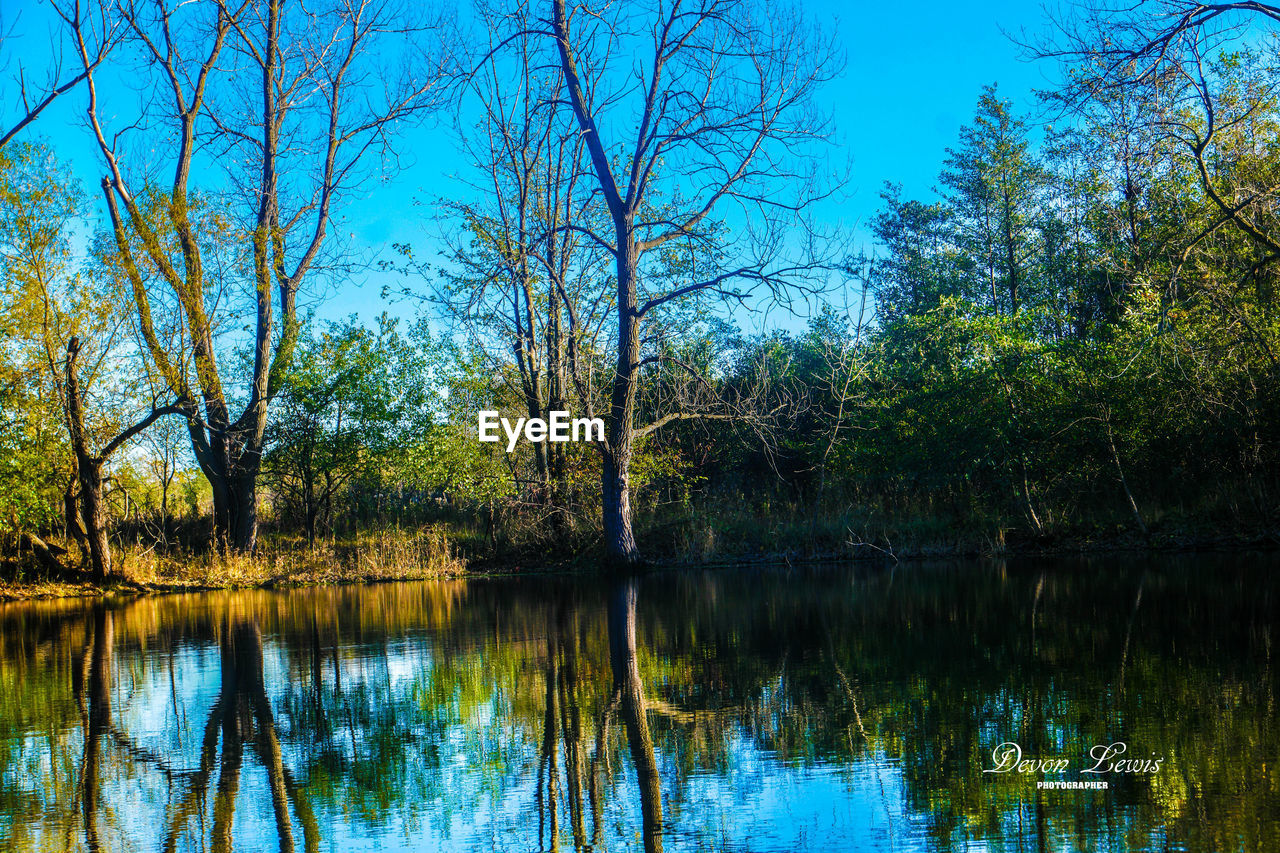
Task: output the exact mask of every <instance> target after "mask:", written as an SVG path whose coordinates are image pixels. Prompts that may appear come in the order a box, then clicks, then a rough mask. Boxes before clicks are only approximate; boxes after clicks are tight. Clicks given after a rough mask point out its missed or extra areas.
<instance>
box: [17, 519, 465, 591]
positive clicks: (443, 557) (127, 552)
mask: <svg viewBox="0 0 1280 853" xmlns="http://www.w3.org/2000/svg"><path fill="white" fill-rule="evenodd" d="M116 559H117V562H116V565H115V572H114V576H113V577H112V578H110V579H109V580H108V581H107V582H106V583H105V584H95V583H92V582H90V581H86V580H84V579H82V578H80V577H79V576H78V575H77V574H76V573H75V572H74V571H68V572H67V573H65V574H62V575H53V574H51V573H48V572H44V571H41V570H40V569H39V568H38V567H36V566H35V564H34V562H33V561H31V560H29V559H25V558H24V555H19V556H18V557H17V558H15V559H13V560H10V561H9V563H8V565H6V566H5V567H4V568H5V571H4V572H3V576H2V578H3V579H0V599H15V598H40V597H51V596H76V595H100V594H110V593H116V594H136V593H143V592H176V591H196V590H204V589H235V588H249V587H287V586H310V585H316V584H333V583H377V582H382V581H393V580H424V579H435V578H448V577H457V576H459V575H461V574H463V573H464V572H465V571H466V568H467V564H466V561H465V560H464V559H463V558H462V557H461V556H460V555H459V554H458V552H457V549H456V547H455V546H454V544H453V541H452V539H451V538H450V537H449V536H448V534H447V532H446V531H445V530H444V528H442V527H440V526H424V527H421V528H416V529H407V528H400V527H390V528H386V529H383V530H378V531H372V532H366V533H363V534H361V535H359V536H354V537H351V538H350V539H347V540H345V541H336V542H324V543H317V544H316V545H314V546H310V547H308V545H307V543H306V542H305V541H303V540H300V539H297V538H292V537H285V536H269V537H265V538H264V539H263V541H262V543H261V546H260V547H259V550H258V552H257V553H256V554H254V555H253V556H247V555H239V554H219V553H216V552H209V551H205V552H188V551H182V550H172V551H169V552H167V553H161V552H159V551H157V549H155V548H145V549H144V548H138V547H132V548H125V549H123V550H122V551H121V552H119V553H118V554H117V555H116ZM69 562H71V561H69Z"/></svg>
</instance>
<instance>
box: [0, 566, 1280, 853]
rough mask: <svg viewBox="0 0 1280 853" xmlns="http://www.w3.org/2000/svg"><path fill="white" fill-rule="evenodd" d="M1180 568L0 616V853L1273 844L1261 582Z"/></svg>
mask: <svg viewBox="0 0 1280 853" xmlns="http://www.w3.org/2000/svg"><path fill="white" fill-rule="evenodd" d="M1212 568H1213V571H1212V572H1210V571H1207V570H1206V566H1204V564H1203V563H1202V562H1196V563H1189V564H1186V565H1181V566H1180V565H1177V564H1171V565H1165V566H1154V565H1151V566H1134V567H1127V566H1116V565H1114V564H1112V565H1107V566H1101V567H1091V566H1088V565H1077V566H1069V567H1065V568H1064V567H1050V566H1044V565H1037V566H1033V567H1031V570H1029V571H1022V570H1018V569H1012V568H1009V567H1006V566H1003V565H985V566H959V567H937V568H932V569H931V568H925V567H921V568H917V569H912V570H905V571H904V570H903V569H899V570H898V571H897V572H896V573H892V574H890V573H881V572H874V571H855V572H851V571H830V572H814V573H809V574H799V573H790V574H783V573H772V572H753V573H695V574H682V575H666V576H656V577H649V578H646V579H644V580H641V581H637V580H623V581H618V582H611V583H603V584H593V583H588V582H584V581H581V580H575V581H564V582H561V581H555V580H549V579H539V580H538V581H536V582H533V581H514V580H512V581H489V582H480V581H476V582H469V583H461V582H448V583H437V584H402V585H385V586H375V587H365V588H354V587H352V588H330V589H313V590H300V591H294V592H242V593H213V594H208V595H201V596H169V597H157V598H142V599H137V600H133V601H126V602H118V603H116V604H91V605H86V604H84V603H79V602H44V603H38V602H32V603H24V604H17V605H4V606H0V848H3V849H5V850H9V849H13V850H20V851H22V850H49V851H54V850H58V851H60V850H70V849H78V850H89V851H129V850H135V849H141V850H164V851H174V853H177V851H195V850H214V851H230V850H261V849H280V850H295V849H297V848H298V847H299V846H301V848H302V849H304V850H306V851H314V850H320V849H326V850H328V849H336V850H342V849H344V848H345V847H348V846H367V845H369V844H373V843H376V844H377V845H379V846H380V847H381V848H382V849H387V850H397V849H404V850H416V849H423V848H427V849H445V850H471V849H477V848H482V849H495V850H504V849H512V850H529V849H531V848H534V847H535V846H536V847H537V848H538V849H540V850H548V851H551V850H561V849H572V850H574V851H585V850H591V851H601V850H627V849H635V850H640V849H643V850H645V851H659V850H663V849H666V850H668V851H675V850H703V849H735V850H736V849H747V848H750V849H755V850H777V851H781V850H792V849H814V850H824V849H832V848H838V849H844V848H848V847H858V848H860V849H861V848H865V849H872V850H875V849H883V850H895V849H896V850H948V849H954V850H962V849H966V848H969V847H972V846H974V845H975V844H977V845H980V846H983V847H985V848H986V849H990V850H1055V851H1056V850H1072V849H1091V850H1103V851H1107V850H1115V851H1119V850H1130V849H1141V848H1148V847H1151V848H1157V849H1159V848H1163V847H1166V846H1167V847H1171V848H1178V847H1181V848H1184V849H1197V850H1199V849H1205V850H1208V849H1232V850H1257V851H1267V850H1275V849H1280V830H1278V829H1277V826H1276V822H1275V820H1274V817H1273V816H1274V814H1275V813H1277V810H1280V787H1278V785H1277V782H1276V779H1275V778H1274V776H1273V774H1272V772H1271V771H1270V769H1269V768H1271V767H1273V766H1274V764H1275V760H1276V758H1277V757H1280V733H1278V732H1277V729H1276V726H1275V720H1274V710H1273V709H1274V707H1275V705H1274V696H1275V691H1274V687H1275V678H1276V674H1275V671H1274V668H1273V667H1272V664H1271V653H1270V649H1271V642H1272V625H1273V621H1272V617H1271V613H1272V612H1273V611H1274V605H1275V603H1276V602H1275V589H1276V582H1275V581H1274V580H1272V577H1271V575H1272V573H1271V572H1270V571H1269V570H1268V569H1267V567H1265V566H1263V567H1243V568H1242V567H1239V566H1230V565H1219V566H1216V567H1212ZM1002 740H1017V741H1018V742H1019V743H1020V744H1021V745H1022V747H1023V748H1024V749H1025V750H1026V751H1027V753H1028V754H1034V755H1037V756H1046V757H1052V756H1056V755H1061V756H1064V757H1069V758H1071V759H1073V762H1074V764H1075V765H1076V769H1077V770H1078V769H1079V767H1080V766H1081V764H1082V762H1081V760H1080V759H1082V758H1083V757H1084V756H1086V755H1087V752H1088V749H1089V747H1090V746H1092V745H1093V744H1096V743H1110V742H1113V741H1115V740H1124V741H1126V742H1128V743H1129V744H1130V745H1131V747H1132V749H1133V751H1134V752H1135V753H1137V756H1136V757H1145V756H1146V755H1147V754H1148V753H1155V754H1159V755H1162V756H1164V758H1165V763H1164V765H1163V769H1162V771H1161V772H1160V773H1158V774H1154V775H1149V776H1144V775H1131V776H1112V777H1110V778H1109V781H1110V783H1111V789H1110V790H1109V791H1107V792H1099V793H1083V792H1048V791H1043V790H1038V789H1037V788H1036V787H1035V780H1036V778H1039V777H1035V776H1031V777H1025V776H1018V775H1017V774H1010V775H1003V776H999V777H993V776H992V775H990V774H984V773H983V770H984V769H986V768H987V767H989V766H990V763H991V758H990V751H991V749H992V747H993V746H994V745H995V744H996V743H999V742H1000V741H1002ZM1064 778H1077V777H1076V776H1075V775H1074V774H1069V775H1068V776H1066V777H1064Z"/></svg>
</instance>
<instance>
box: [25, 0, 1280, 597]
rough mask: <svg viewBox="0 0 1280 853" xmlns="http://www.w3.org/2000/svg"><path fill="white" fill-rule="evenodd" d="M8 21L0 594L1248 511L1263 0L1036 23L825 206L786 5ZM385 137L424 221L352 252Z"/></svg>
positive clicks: (240, 5)
mask: <svg viewBox="0 0 1280 853" xmlns="http://www.w3.org/2000/svg"><path fill="white" fill-rule="evenodd" d="M40 9H41V10H42V11H41V14H45V15H46V16H47V17H48V20H49V22H50V28H51V31H52V32H53V33H54V34H55V38H54V41H55V44H54V51H55V53H54V54H53V56H54V59H53V60H51V61H50V62H49V63H47V65H46V66H44V67H38V66H37V64H34V60H33V59H32V58H31V56H32V53H31V52H30V51H29V50H27V49H25V48H24V46H23V44H22V43H21V42H16V41H15V40H14V39H13V38H12V37H11V36H10V35H7V34H5V33H2V32H0V35H3V36H4V41H3V42H2V43H0V56H3V57H4V58H3V60H0V62H3V70H4V71H5V75H4V77H5V78H6V79H5V85H6V86H8V87H9V88H8V89H7V90H6V93H5V94H4V96H3V100H2V101H0V103H3V104H4V111H3V112H0V120H2V122H3V123H0V583H2V584H4V585H6V586H18V587H21V586H23V585H38V584H40V583H44V582H49V581H56V582H62V581H73V582H90V583H93V584H99V585H101V584H126V585H133V586H161V585H166V584H169V585H175V584H176V585H181V584H194V585H247V584H259V583H270V584H275V583H288V582H295V581H314V580H329V579H376V578H384V577H422V576H440V575H453V574H457V573H460V572H464V571H467V570H504V571H512V570H521V569H534V568H544V567H548V566H577V567H582V568H584V569H587V570H589V571H598V570H599V567H601V566H605V565H623V566H634V565H637V564H640V563H644V562H651V563H662V564H677V563H701V564H708V563H725V562H737V561H744V560H748V561H749V560H769V561H773V562H780V561H787V562H790V561H793V560H794V561H799V560H847V559H851V558H868V559H876V560H889V561H893V562H896V561H898V560H900V559H907V558H911V557H921V556H925V557H927V556H946V555H975V554H1004V553H1013V552H1053V551H1081V550H1090V549H1109V550H1114V549H1135V550H1145V549H1185V548H1199V547H1224V546H1239V545H1249V546H1252V547H1259V546H1263V547H1273V546H1274V545H1275V544H1277V542H1280V539H1278V537H1277V532H1278V530H1280V528H1278V526H1277V521H1278V514H1277V505H1276V502H1277V500H1280V491H1278V488H1280V364H1278V362H1277V353H1278V352H1280V294H1278V292H1277V285H1278V283H1280V209H1278V204H1280V65H1278V64H1277V60H1280V51H1278V50H1277V48H1278V47H1280V42H1278V41H1277V36H1278V35H1280V6H1275V5H1272V4H1268V3H1257V2H1240V3H1232V2H1228V3H1219V4H1201V3H1195V2H1190V0H1158V2H1148V3H1141V4H1137V5H1133V4H1127V3H1125V4H1106V3H1103V4H1094V3H1090V4H1087V5H1086V4H1080V5H1077V6H1068V7H1066V8H1064V9H1062V10H1060V11H1059V12H1057V13H1056V17H1055V18H1052V19H1050V18H1046V20H1045V22H1044V26H1043V27H1042V28H1041V31H1040V32H1038V33H1030V34H1023V35H1022V36H1021V39H1022V41H1025V44H1023V45H1022V47H1023V49H1024V51H1025V52H1026V54H1027V57H1028V60H1029V61H1030V60H1035V61H1037V62H1041V63H1046V64H1047V66H1048V67H1052V68H1053V69H1054V70H1055V80H1054V83H1053V85H1051V86H1047V87H1046V89H1045V90H1044V91H1042V92H1039V93H1038V97H1037V99H1036V106H1035V107H1034V108H1033V109H1019V108H1016V107H1015V105H1014V100H1013V99H1012V98H1011V97H1009V96H1008V94H1007V93H1005V92H1002V90H1001V89H1000V88H999V87H998V86H997V85H996V84H995V83H992V84H991V85H990V86H988V87H986V88H983V89H982V90H981V91H975V92H974V93H973V104H974V106H973V110H972V114H971V116H970V117H969V118H968V119H967V120H966V121H965V123H964V126H963V128H962V129H961V131H960V133H959V135H958V137H957V138H954V139H947V140H939V142H938V149H939V153H940V155H941V156H942V161H943V164H944V165H943V168H942V170H941V172H940V173H939V174H938V175H937V178H936V183H935V189H934V191H933V192H932V193H929V194H926V195H924V196H921V197H915V194H910V193H908V192H906V191H905V190H904V188H903V186H902V185H901V184H898V183H892V182H890V183H887V184H885V185H884V186H883V187H882V188H880V196H879V198H880V204H879V208H878V211H879V212H878V213H877V214H876V215H875V217H874V219H873V221H870V222H866V223H863V229H864V231H865V233H866V235H867V236H866V237H865V238H863V237H859V236H858V235H857V234H856V233H854V231H853V230H851V229H849V228H848V227H846V226H844V225H835V224H833V223H835V222H836V221H837V219H838V214H839V208H840V206H841V199H842V198H843V197H844V195H843V194H844V193H845V192H846V191H847V188H848V185H849V184H850V182H851V180H852V178H853V177H854V176H855V175H856V170H857V164H856V163H855V164H853V165H852V166H850V167H848V169H847V170H846V169H845V167H843V166H842V165H841V160H840V156H839V151H838V145H837V140H838V138H839V135H840V134H841V133H858V132H861V131H860V125H862V124H868V123H872V122H875V121H876V117H875V116H857V115H853V116H850V115H839V116H837V115H835V114H833V111H832V110H831V109H830V106H829V101H828V99H827V93H829V92H830V91H832V90H833V89H838V88H840V87H848V86H854V85H869V83H868V82H867V81H853V80H849V79H847V78H846V77H844V76H843V75H842V68H843V64H844V54H843V50H844V48H843V47H842V43H841V41H840V40H839V39H838V37H837V34H836V33H835V32H834V31H833V30H832V28H831V27H830V26H829V22H827V21H824V20H821V19H818V18H817V17H815V16H814V15H813V14H810V13H809V12H807V11H806V10H805V9H804V7H803V5H789V4H787V3H784V2H777V3H755V2H748V1H747V0H696V2H693V3H683V2H672V0H637V2H634V3H631V2H629V3H627V4H622V5H620V4H593V3H586V4H583V5H570V4H566V3H565V0H476V2H475V3H474V5H472V6H470V7H468V9H467V10H466V11H465V14H454V13H453V12H446V11H445V10H443V9H434V8H428V7H421V6H418V5H417V4H411V3H406V4H404V5H399V4H395V3H390V2H385V3H384V2H379V1H378V0H322V2H318V3H314V4H309V5H302V4H293V3H287V2H285V0H241V2H236V0H230V1H229V2H228V1H227V0H208V2H199V3H170V2H158V3H154V4H151V3H137V2H133V0H50V2H49V3H46V4H43V5H42V6H40ZM852 26H856V22H853V23H852ZM63 108H65V109H66V110H68V111H69V112H74V114H75V116H76V117H77V118H76V122H75V124H74V126H73V127H74V132H75V133H76V134H79V136H78V137H77V139H76V140H74V141H72V140H70V139H69V138H68V135H69V134H70V133H71V132H72V131H70V130H68V129H67V128H66V127H64V126H63V125H59V124H55V123H54V122H52V121H51V119H50V116H51V115H53V114H54V113H55V111H56V110H58V109H63ZM918 132H920V131H919V129H918V128H911V127H902V128H896V129H894V130H893V131H891V133H890V138H892V134H893V133H899V134H915V133H918ZM428 139H429V140H431V141H432V143H433V144H436V143H437V142H438V141H439V140H442V139H443V140H447V145H448V146H449V147H450V148H451V150H452V151H453V153H454V154H455V155H456V157H457V158H458V162H460V163H463V164H465V167H464V168H461V170H460V174H459V175H457V176H456V178H455V179H454V180H453V181H452V183H451V184H450V186H451V187H452V191H451V194H450V195H447V196H444V197H441V198H429V199H428V198H422V199H419V200H417V202H416V203H415V204H414V205H413V206H412V207H411V208H408V209H405V210H402V211H399V212H398V213H397V215H398V216H400V217H402V218H413V219H415V220H417V219H420V220H421V222H422V228H423V234H424V235H427V234H431V235H433V236H432V237H431V238H430V239H427V237H425V236H424V239H423V241H422V242H421V243H420V244H417V243H403V242H395V243H394V244H393V245H387V246H370V245H363V244H361V242H360V240H359V238H358V237H357V235H356V234H355V233H349V232H351V229H350V228H348V226H347V225H346V224H345V220H344V219H343V216H344V210H346V209H348V208H349V206H350V205H351V204H353V203H354V201H355V200H357V199H359V198H360V197H361V194H362V193H365V192H367V190H368V188H369V187H370V186H371V185H373V184H376V183H377V182H384V181H388V180H391V179H393V178H394V177H395V175H396V174H397V170H398V169H399V168H400V166H401V164H402V162H403V160H402V155H403V154H404V152H406V151H409V150H412V149H414V148H415V147H416V146H420V145H425V144H426V140H428ZM433 150H434V149H433ZM82 157H92V158H93V170H94V172H95V173H97V174H99V175H100V176H101V179H100V182H99V183H98V184H96V185H90V184H88V183H86V182H84V181H82V180H79V179H77V178H76V177H74V175H73V171H74V170H73V169H72V168H71V164H72V163H73V162H75V161H77V158H82ZM850 170H851V173H846V172H848V171H850ZM864 191H865V190H864ZM375 272H376V273H377V275H378V276H379V280H380V281H382V282H384V284H383V286H382V293H381V295H380V299H377V300H375V299H372V298H371V296H370V294H368V293H366V294H365V295H364V296H362V297H361V299H362V300H363V301H364V302H366V303H368V304H371V305H375V306H376V307H375V309H374V310H373V311H371V312H370V311H366V312H365V313H364V315H360V314H356V313H352V314H350V316H346V314H345V312H342V311H335V310H332V308H327V307H326V304H327V303H330V302H332V301H333V300H332V297H333V294H334V293H336V292H340V291H341V290H342V288H344V287H345V286H347V285H348V284H350V283H351V282H353V281H356V280H358V279H361V278H363V277H367V276H369V275H370V274H372V273H375ZM335 304H336V303H335ZM343 304H347V303H343ZM481 410H490V411H497V412H501V413H502V414H503V415H504V416H506V417H509V418H510V419H511V420H512V422H515V421H516V420H517V419H519V418H547V417H548V416H549V413H551V412H555V411H567V412H570V413H572V415H573V416H574V417H587V418H597V417H598V418H600V419H602V420H603V422H604V424H605V440H604V441H603V442H599V443H587V442H583V443H573V442H567V443H526V442H520V443H519V444H518V445H517V447H516V449H515V451H514V452H511V453H507V452H506V444H505V441H504V442H500V443H488V442H481V441H479V440H478V430H477V413H478V412H479V411H481Z"/></svg>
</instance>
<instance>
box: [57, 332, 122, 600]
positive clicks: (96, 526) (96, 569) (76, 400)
mask: <svg viewBox="0 0 1280 853" xmlns="http://www.w3.org/2000/svg"><path fill="white" fill-rule="evenodd" d="M79 355H80V339H79V338H76V337H73V338H72V339H71V340H70V341H68V342H67V367H66V372H67V430H68V432H69V433H70V434H71V449H72V451H73V452H74V453H75V457H76V477H77V479H78V480H79V485H80V494H79V496H78V498H77V500H76V504H77V505H78V508H79V516H80V520H81V522H82V523H83V526H84V533H85V536H84V540H83V541H84V543H85V544H86V545H87V546H88V554H87V555H86V556H87V560H86V562H87V563H88V566H89V573H90V575H91V576H92V577H93V580H94V581H95V582H97V583H101V582H102V581H104V580H106V577H107V575H109V574H110V573H111V545H110V543H109V542H108V541H107V520H106V510H105V508H104V506H103V489H102V485H103V484H102V465H103V459H102V458H101V457H99V456H95V455H94V454H93V453H91V452H90V451H89V442H88V438H87V437H86V436H85V427H84V401H83V400H82V399H81V395H80V380H79V377H78V376H77V370H76V359H77V357H78V356H79ZM69 520H70V519H69Z"/></svg>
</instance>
